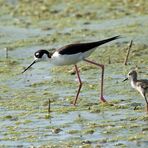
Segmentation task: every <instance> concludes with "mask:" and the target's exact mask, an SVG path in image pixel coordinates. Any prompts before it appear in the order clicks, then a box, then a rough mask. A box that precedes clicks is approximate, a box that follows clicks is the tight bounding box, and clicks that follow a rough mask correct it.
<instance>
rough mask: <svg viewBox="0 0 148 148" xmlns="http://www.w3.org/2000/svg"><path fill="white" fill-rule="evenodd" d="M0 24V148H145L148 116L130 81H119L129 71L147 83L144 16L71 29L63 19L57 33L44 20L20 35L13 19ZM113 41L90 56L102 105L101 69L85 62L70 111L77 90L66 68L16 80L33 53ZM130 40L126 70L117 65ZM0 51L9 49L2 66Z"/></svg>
mask: <svg viewBox="0 0 148 148" xmlns="http://www.w3.org/2000/svg"><path fill="white" fill-rule="evenodd" d="M16 3H17V2H16V1H15V4H16ZM70 6H71V3H70V4H69V7H70ZM61 7H62V8H61V9H63V7H64V6H63V5H62V6H61ZM90 7H92V6H90ZM56 8H58V9H59V8H60V6H59V5H58V6H57V7H56ZM83 11H87V9H85V10H83ZM11 17H12V18H13V16H11ZM8 18H9V17H8ZM0 19H1V20H3V21H4V20H5V21H6V22H1V23H0V37H1V38H0V67H1V69H0V77H1V79H0V84H1V88H0V92H1V93H0V127H1V129H0V146H3V147H9V146H10V147H18V146H20V147H31V146H36V147H39V146H40V147H46V146H51V147H97V146H98V147H133V146H134V147H146V146H147V143H148V129H147V124H148V115H147V114H146V113H145V102H144V99H143V98H142V97H141V96H140V94H138V92H136V91H134V90H133V89H132V88H131V87H130V84H129V82H125V83H123V82H122V80H123V79H124V78H125V75H126V74H127V72H128V71H129V69H131V68H133V67H134V68H135V67H136V68H137V70H138V72H139V77H143V78H148V72H147V64H148V60H147V54H148V52H147V51H148V50H147V48H148V44H147V43H148V39H147V34H148V30H147V24H148V16H147V15H145V14H143V15H137V16H136V15H135V16H132V15H128V16H124V17H123V16H122V17H121V18H119V17H118V18H110V19H107V20H106V19H105V18H104V19H102V20H99V21H98V20H95V19H92V20H91V21H89V20H87V21H86V20H85V19H84V18H83V17H82V18H79V19H77V21H75V23H73V22H71V21H70V20H69V18H68V17H67V20H66V18H64V19H65V21H67V22H68V21H69V26H66V27H64V23H66V22H62V23H63V24H62V23H61V24H60V25H59V26H58V25H57V26H55V28H56V29H54V26H52V22H51V20H49V21H48V20H42V19H41V20H40V21H38V22H37V23H35V22H33V23H32V24H31V25H30V26H29V27H28V28H27V27H25V26H23V25H22V24H21V25H18V24H17V25H14V24H13V21H14V20H13V21H12V22H11V21H10V22H9V23H8V22H7V18H5V19H4V17H2V16H1V17H0ZM27 19H28V18H27ZM10 20H11V19H10ZM56 21H57V23H58V21H59V20H58V18H56V19H55V20H53V22H54V23H55V22H56ZM5 23H6V24H7V25H6V26H5V25H4V24H5ZM47 24H49V28H47V26H48V25H47ZM62 25H63V26H62ZM50 26H52V27H51V28H50ZM61 28H63V29H61ZM118 34H121V35H122V36H123V38H121V39H120V40H118V41H115V42H113V43H109V44H107V45H105V46H102V47H100V48H99V49H97V50H96V51H95V52H94V53H93V54H92V56H91V57H90V59H94V60H95V61H97V62H99V63H104V64H105V86H104V90H105V98H106V99H107V101H108V103H109V104H102V103H100V102H98V99H99V98H98V95H99V94H98V93H100V86H98V83H99V85H100V73H101V70H100V69H99V70H98V69H97V68H95V67H94V66H92V65H89V64H86V63H84V62H81V63H80V64H79V67H80V73H81V77H82V81H83V82H84V84H83V88H82V91H81V94H80V97H79V100H78V103H77V106H76V107H74V106H72V105H71V102H72V100H73V98H74V97H75V94H76V90H77V79H76V75H72V74H70V73H69V71H70V70H71V69H72V68H73V67H72V66H65V67H53V66H52V65H50V63H46V62H44V63H38V64H36V65H34V66H33V67H32V68H31V69H30V70H28V71H27V72H26V73H24V74H21V72H22V71H23V69H24V68H25V67H26V66H28V65H29V64H30V63H31V62H32V60H33V53H34V52H35V51H36V50H38V49H42V48H43V49H49V50H50V49H52V48H57V47H61V46H62V45H65V44H68V43H72V42H80V41H81V42H84V41H93V40H98V39H103V38H106V37H108V36H114V35H118ZM130 40H133V41H134V45H133V47H132V51H131V54H130V57H129V62H128V65H127V66H124V65H123V62H124V58H125V54H126V49H125V48H126V47H127V43H129V42H130ZM5 47H8V57H9V58H8V59H7V58H5V56H6V51H5V49H4V48H5ZM109 58H110V62H111V64H109ZM145 69H146V70H145ZM49 99H50V100H51V112H50V113H48V100H49Z"/></svg>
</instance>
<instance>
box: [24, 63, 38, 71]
mask: <svg viewBox="0 0 148 148" xmlns="http://www.w3.org/2000/svg"><path fill="white" fill-rule="evenodd" d="M35 63H36V61H33V62H32V63H31V64H30V65H29V66H28V67H27V68H26V69H24V71H23V72H22V73H24V72H25V71H26V70H28V69H29V68H30V67H31V66H32V65H33V64H35Z"/></svg>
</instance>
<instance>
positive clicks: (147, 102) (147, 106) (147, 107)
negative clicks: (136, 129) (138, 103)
mask: <svg viewBox="0 0 148 148" xmlns="http://www.w3.org/2000/svg"><path fill="white" fill-rule="evenodd" d="M144 98H145V101H146V109H147V112H148V101H147V98H146V94H144Z"/></svg>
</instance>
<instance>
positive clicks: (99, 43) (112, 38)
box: [96, 35, 121, 46]
mask: <svg viewBox="0 0 148 148" xmlns="http://www.w3.org/2000/svg"><path fill="white" fill-rule="evenodd" d="M119 38H121V36H119V35H118V36H114V37H111V38H108V39H104V40H101V41H98V42H96V44H97V45H98V46H100V45H102V44H105V43H107V42H111V41H113V40H116V39H119Z"/></svg>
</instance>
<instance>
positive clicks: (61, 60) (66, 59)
mask: <svg viewBox="0 0 148 148" xmlns="http://www.w3.org/2000/svg"><path fill="white" fill-rule="evenodd" d="M82 59H83V54H82V53H77V54H72V55H67V54H65V55H61V54H59V53H58V52H57V51H56V52H55V53H54V54H53V55H52V57H51V62H52V63H53V64H54V65H57V66H63V65H71V64H76V63H77V62H79V61H81V60H82Z"/></svg>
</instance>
